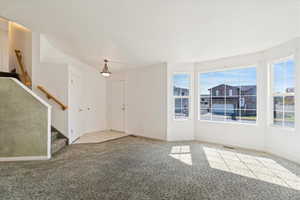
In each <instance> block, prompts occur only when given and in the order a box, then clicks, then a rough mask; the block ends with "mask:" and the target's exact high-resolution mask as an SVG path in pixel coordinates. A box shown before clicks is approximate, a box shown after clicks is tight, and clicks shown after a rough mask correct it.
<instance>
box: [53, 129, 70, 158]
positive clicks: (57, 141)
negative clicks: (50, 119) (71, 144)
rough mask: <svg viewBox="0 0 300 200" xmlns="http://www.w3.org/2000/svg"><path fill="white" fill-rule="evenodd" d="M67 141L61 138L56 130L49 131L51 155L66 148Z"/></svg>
mask: <svg viewBox="0 0 300 200" xmlns="http://www.w3.org/2000/svg"><path fill="white" fill-rule="evenodd" d="M67 142H68V140H67V139H66V138H64V137H63V136H62V134H60V133H59V132H58V131H57V130H55V129H54V128H52V130H51V154H52V155H53V154H55V153H57V152H59V151H60V150H61V149H63V148H64V147H66V146H67Z"/></svg>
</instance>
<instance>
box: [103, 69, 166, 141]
mask: <svg viewBox="0 0 300 200" xmlns="http://www.w3.org/2000/svg"><path fill="white" fill-rule="evenodd" d="M114 76H115V77H114ZM114 79H115V80H124V81H125V104H126V110H125V131H126V132H127V133H128V134H133V135H138V136H143V137H148V138H154V139H162V140H166V139H167V95H166V94H167V65H166V64H165V63H162V64H157V65H153V66H148V67H145V68H138V69H132V70H129V71H126V72H124V73H119V74H113V76H112V80H114ZM110 88H111V87H110V83H108V94H110V92H109V90H110ZM107 101H108V103H109V102H111V101H113V100H112V99H111V98H110V97H109V95H108V100H107ZM108 119H109V120H114V119H112V118H111V117H110V115H109V112H108ZM108 124H110V123H109V122H108Z"/></svg>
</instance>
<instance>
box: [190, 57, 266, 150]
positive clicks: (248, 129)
mask: <svg viewBox="0 0 300 200" xmlns="http://www.w3.org/2000/svg"><path fill="white" fill-rule="evenodd" d="M262 60H263V59H262V55H261V54H259V53H258V54H250V55H244V56H236V57H230V58H226V59H220V60H216V61H209V62H203V63H196V64H195V86H196V89H195V91H196V92H195V94H196V95H195V101H196V102H198V96H199V92H198V90H199V84H198V81H199V80H198V74H199V73H201V72H208V71H216V70H226V69H231V68H238V67H243V66H256V67H257V69H256V70H257V108H258V109H257V116H258V119H257V124H240V123H222V122H213V121H201V120H198V118H199V114H198V110H199V105H198V103H197V104H196V105H195V107H196V111H197V113H196V118H195V124H196V128H195V138H196V139H197V140H202V141H207V142H215V143H221V144H227V145H233V146H240V147H245V148H252V149H256V150H264V144H265V136H264V131H265V120H266V116H265V113H266V104H265V103H266V102H265V99H266V98H267V93H266V91H265V88H266V87H267V81H265V78H266V77H265V75H266V74H265V70H264V64H263V62H262Z"/></svg>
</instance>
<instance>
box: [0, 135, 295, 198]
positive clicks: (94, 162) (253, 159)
mask: <svg viewBox="0 0 300 200" xmlns="http://www.w3.org/2000/svg"><path fill="white" fill-rule="evenodd" d="M0 199H1V200H2V199H3V200H15V199H20V200H21V199H22V200H27V199H28V200H29V199H30V200H31V199H38V200H46V199H47V200H48V199H55V200H82V199H84V200H94V199H95V200H98V199H99V200H300V166H299V165H297V164H295V163H292V162H289V161H287V160H284V159H281V158H278V157H275V156H270V155H267V154H263V153H256V152H251V151H244V150H238V149H237V150H229V149H224V148H222V147H220V146H215V145H208V144H203V143H200V142H163V141H155V140H148V139H143V138H138V137H131V136H128V137H124V138H120V139H117V140H112V141H109V142H104V143H100V144H78V145H70V146H68V147H66V148H64V149H63V150H62V151H61V152H59V153H58V154H57V155H55V156H54V157H53V158H52V159H51V160H50V161H33V162H10V163H0Z"/></svg>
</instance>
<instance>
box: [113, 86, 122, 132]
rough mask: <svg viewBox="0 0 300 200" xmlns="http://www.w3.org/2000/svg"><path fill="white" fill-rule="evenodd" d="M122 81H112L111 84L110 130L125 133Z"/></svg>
mask: <svg viewBox="0 0 300 200" xmlns="http://www.w3.org/2000/svg"><path fill="white" fill-rule="evenodd" d="M124 89H125V86H124V81H112V83H111V94H112V95H111V97H112V98H111V109H110V110H111V129H112V130H116V131H122V132H124V131H125V128H124V124H125V102H124V99H125V98H124Z"/></svg>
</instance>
